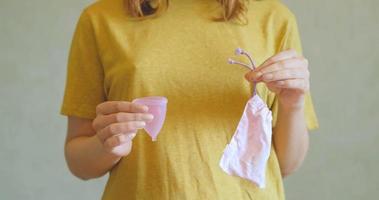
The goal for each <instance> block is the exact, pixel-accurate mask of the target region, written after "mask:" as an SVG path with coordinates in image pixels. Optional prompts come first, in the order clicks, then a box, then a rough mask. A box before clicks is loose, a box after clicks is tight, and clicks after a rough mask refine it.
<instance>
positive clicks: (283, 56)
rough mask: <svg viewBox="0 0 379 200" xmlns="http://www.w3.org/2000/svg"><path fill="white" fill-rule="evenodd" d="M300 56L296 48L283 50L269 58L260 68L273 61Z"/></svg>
mask: <svg viewBox="0 0 379 200" xmlns="http://www.w3.org/2000/svg"><path fill="white" fill-rule="evenodd" d="M297 56H298V54H297V52H296V50H294V49H289V50H285V51H282V52H280V53H278V54H276V55H274V56H272V57H270V58H269V59H267V60H266V61H265V62H263V64H262V65H261V66H260V67H259V68H264V67H266V66H268V65H271V64H272V63H275V62H278V61H280V60H286V59H291V58H296V57H297Z"/></svg>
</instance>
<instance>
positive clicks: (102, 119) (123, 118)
mask: <svg viewBox="0 0 379 200" xmlns="http://www.w3.org/2000/svg"><path fill="white" fill-rule="evenodd" d="M153 118H154V116H153V115H152V114H150V113H125V112H119V113H113V114H110V115H99V116H97V117H96V118H95V120H94V121H93V128H94V129H95V130H100V129H103V128H105V127H106V126H108V125H110V124H113V123H118V122H127V121H145V122H149V121H151V120H152V119H153Z"/></svg>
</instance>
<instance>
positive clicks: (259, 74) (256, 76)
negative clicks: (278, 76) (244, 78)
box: [255, 72, 263, 79]
mask: <svg viewBox="0 0 379 200" xmlns="http://www.w3.org/2000/svg"><path fill="white" fill-rule="evenodd" d="M262 75H263V73H262V72H257V73H255V79H258V78H259V77H261V76H262Z"/></svg>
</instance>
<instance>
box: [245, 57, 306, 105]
mask: <svg viewBox="0 0 379 200" xmlns="http://www.w3.org/2000/svg"><path fill="white" fill-rule="evenodd" d="M309 75H310V73H309V70H308V60H307V59H305V58H304V57H302V56H300V55H298V54H297V53H296V51H295V50H287V51H283V52H280V53H279V54H276V55H274V56H273V57H271V58H269V59H267V60H266V61H265V62H264V63H263V64H262V65H261V66H259V67H258V68H257V69H256V70H254V71H250V72H248V73H247V74H246V75H245V78H246V79H247V80H248V81H250V82H256V83H258V82H264V83H266V85H267V87H268V88H269V89H270V90H271V91H272V92H274V93H275V94H276V95H277V96H278V98H279V99H278V100H279V103H280V104H282V105H285V106H288V107H292V108H302V107H303V105H304V96H305V93H306V92H307V91H308V90H309Z"/></svg>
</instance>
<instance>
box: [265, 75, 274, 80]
mask: <svg viewBox="0 0 379 200" xmlns="http://www.w3.org/2000/svg"><path fill="white" fill-rule="evenodd" d="M272 78H273V75H272V74H265V75H263V79H264V80H271V79H272Z"/></svg>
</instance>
